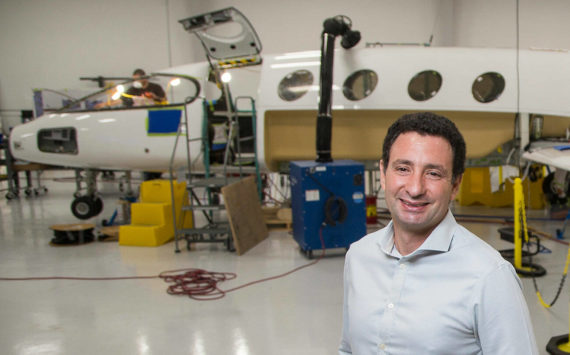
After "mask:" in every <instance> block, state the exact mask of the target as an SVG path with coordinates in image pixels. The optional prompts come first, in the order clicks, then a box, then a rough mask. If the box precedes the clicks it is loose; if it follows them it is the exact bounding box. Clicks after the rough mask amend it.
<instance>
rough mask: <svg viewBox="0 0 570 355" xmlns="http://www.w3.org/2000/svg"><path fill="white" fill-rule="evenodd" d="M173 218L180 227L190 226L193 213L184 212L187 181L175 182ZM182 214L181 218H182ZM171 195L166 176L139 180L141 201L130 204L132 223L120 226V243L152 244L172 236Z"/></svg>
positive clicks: (162, 241) (154, 244)
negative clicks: (160, 178)
mask: <svg viewBox="0 0 570 355" xmlns="http://www.w3.org/2000/svg"><path fill="white" fill-rule="evenodd" d="M174 201H175V210H176V220H177V221H181V222H180V224H181V226H182V228H191V227H192V225H193V224H192V214H190V213H184V211H182V205H183V203H184V201H188V198H187V190H186V183H184V182H182V183H178V182H176V181H175V182H174ZM183 217H184V218H183ZM172 221H173V218H172V199H171V190H170V182H169V181H168V180H150V181H145V182H143V183H142V184H141V195H140V202H138V203H133V204H132V205H131V224H130V225H126V226H121V227H120V228H119V244H120V245H135V246H147V247H155V246H159V245H162V244H164V243H166V242H168V241H170V240H172V239H173V238H174V226H173V225H172Z"/></svg>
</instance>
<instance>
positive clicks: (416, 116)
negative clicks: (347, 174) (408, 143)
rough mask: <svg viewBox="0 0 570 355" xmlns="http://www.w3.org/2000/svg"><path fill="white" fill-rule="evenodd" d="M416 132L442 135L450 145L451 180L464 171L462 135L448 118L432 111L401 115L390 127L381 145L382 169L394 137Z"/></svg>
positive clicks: (385, 167)
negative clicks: (451, 154)
mask: <svg viewBox="0 0 570 355" xmlns="http://www.w3.org/2000/svg"><path fill="white" fill-rule="evenodd" d="M407 132H416V133H418V134H420V135H429V136H437V137H442V138H444V139H445V140H447V141H448V142H449V145H451V151H452V153H453V171H452V176H451V181H452V182H455V181H456V180H457V178H459V176H461V174H463V172H464V171H465V141H464V140H463V136H462V135H461V133H460V132H459V130H458V129H457V127H456V126H455V124H454V123H453V122H452V121H450V120H449V119H448V118H445V117H443V116H439V115H436V114H434V113H432V112H418V113H410V114H407V115H403V116H402V117H400V118H399V119H398V120H397V121H396V122H394V123H393V124H392V125H391V126H390V128H388V133H387V134H386V138H384V144H383V146H382V160H383V162H384V163H383V165H384V171H386V170H387V169H388V160H389V159H390V150H391V149H392V145H393V144H394V142H395V141H396V139H397V138H398V137H399V136H400V134H402V133H407Z"/></svg>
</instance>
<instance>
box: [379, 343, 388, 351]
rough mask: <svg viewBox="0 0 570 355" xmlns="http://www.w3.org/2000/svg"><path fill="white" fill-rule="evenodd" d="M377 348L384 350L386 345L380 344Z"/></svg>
mask: <svg viewBox="0 0 570 355" xmlns="http://www.w3.org/2000/svg"><path fill="white" fill-rule="evenodd" d="M378 347H379V348H380V350H386V344H380V345H378Z"/></svg>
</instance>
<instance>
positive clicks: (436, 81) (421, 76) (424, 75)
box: [408, 70, 443, 101]
mask: <svg viewBox="0 0 570 355" xmlns="http://www.w3.org/2000/svg"><path fill="white" fill-rule="evenodd" d="M442 81H443V80H442V79H441V74H439V73H438V72H436V71H435V70H426V71H423V72H421V73H418V74H416V75H415V76H414V77H413V78H412V80H410V83H409V84H408V94H409V95H410V97H411V98H412V99H414V100H416V101H426V100H429V99H431V98H432V97H434V96H435V95H436V94H437V92H438V91H439V89H441V83H442Z"/></svg>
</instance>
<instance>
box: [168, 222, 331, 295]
mask: <svg viewBox="0 0 570 355" xmlns="http://www.w3.org/2000/svg"><path fill="white" fill-rule="evenodd" d="M319 238H320V240H321V246H322V252H321V255H320V256H319V257H318V258H317V259H315V260H313V261H311V262H310V263H307V264H304V265H301V266H298V267H296V268H294V269H292V270H289V271H287V272H284V273H282V274H279V275H275V276H270V277H266V278H263V279H259V280H255V281H251V282H248V283H245V284H243V285H240V286H236V287H233V288H230V289H227V290H222V289H220V288H219V287H218V282H223V281H228V280H233V279H235V278H236V277H237V275H236V274H234V273H231V272H209V271H205V270H201V269H180V270H172V271H165V272H162V273H161V274H160V275H159V277H160V278H162V279H163V280H164V281H165V282H168V283H172V285H170V286H169V287H168V289H167V292H168V293H169V294H171V295H179V296H188V297H190V298H192V299H194V300H197V301H210V300H217V299H220V298H223V297H224V296H225V295H226V294H227V293H230V292H233V291H237V290H239V289H242V288H245V287H249V286H252V285H255V284H258V283H262V282H266V281H271V280H276V279H279V278H282V277H285V276H287V275H290V274H292V273H294V272H297V271H299V270H302V269H304V268H307V267H309V266H312V265H315V264H316V263H318V262H319V261H320V260H321V259H322V258H323V257H324V256H325V241H324V239H323V227H321V228H319Z"/></svg>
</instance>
